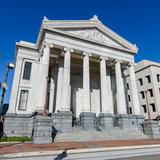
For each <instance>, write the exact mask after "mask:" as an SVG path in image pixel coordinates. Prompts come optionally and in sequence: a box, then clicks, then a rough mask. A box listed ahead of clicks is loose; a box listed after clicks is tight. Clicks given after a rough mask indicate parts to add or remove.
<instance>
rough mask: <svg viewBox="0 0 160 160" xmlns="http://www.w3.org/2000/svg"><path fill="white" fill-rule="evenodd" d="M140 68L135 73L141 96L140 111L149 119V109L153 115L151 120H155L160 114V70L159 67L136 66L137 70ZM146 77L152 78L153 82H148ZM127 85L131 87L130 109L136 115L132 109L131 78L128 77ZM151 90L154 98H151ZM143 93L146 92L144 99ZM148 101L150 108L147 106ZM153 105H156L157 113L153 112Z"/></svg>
mask: <svg viewBox="0 0 160 160" xmlns="http://www.w3.org/2000/svg"><path fill="white" fill-rule="evenodd" d="M138 67H139V70H137V71H136V72H135V74H136V81H137V88H138V95H139V103H140V109H141V113H142V115H144V116H145V118H146V119H148V107H149V112H150V115H151V118H152V119H154V118H156V117H157V115H158V114H159V113H160V110H159V108H160V107H159V105H160V98H159V95H160V91H159V88H160V82H157V76H156V75H157V74H158V73H160V70H159V69H158V68H157V67H153V66H152V67H151V66H150V67H146V66H143V65H142V66H136V69H137V68H138ZM146 76H150V79H151V82H150V83H149V82H148V79H147V78H146ZM140 79H142V83H143V84H142V85H141V84H140ZM127 83H128V85H129V89H128V95H129V96H130V101H129V107H131V108H132V112H133V113H134V110H133V107H132V97H131V94H130V93H131V92H130V79H129V76H127ZM149 89H152V92H153V96H151V94H150V92H148V90H149ZM145 91H147V99H146V95H145ZM142 92H144V96H145V97H144V98H143V97H142ZM147 101H148V106H147ZM151 104H155V108H156V111H154V110H153V108H152V106H151ZM144 105H145V107H146V111H145V109H144Z"/></svg>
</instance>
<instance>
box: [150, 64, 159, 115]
mask: <svg viewBox="0 0 160 160" xmlns="http://www.w3.org/2000/svg"><path fill="white" fill-rule="evenodd" d="M151 72H152V81H153V94H154V97H155V105H156V110H157V114H158V115H159V114H160V81H159V82H158V78H157V75H159V79H160V67H157V66H151Z"/></svg>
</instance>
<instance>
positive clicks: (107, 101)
mask: <svg viewBox="0 0 160 160" xmlns="http://www.w3.org/2000/svg"><path fill="white" fill-rule="evenodd" d="M106 60H107V58H105V57H100V78H101V105H102V113H111V114H113V99H112V91H111V81H110V75H109V73H108V74H107V70H106Z"/></svg>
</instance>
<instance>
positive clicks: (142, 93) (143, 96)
mask: <svg viewBox="0 0 160 160" xmlns="http://www.w3.org/2000/svg"><path fill="white" fill-rule="evenodd" d="M140 93H141V95H142V99H144V98H145V94H144V91H141V92H140Z"/></svg>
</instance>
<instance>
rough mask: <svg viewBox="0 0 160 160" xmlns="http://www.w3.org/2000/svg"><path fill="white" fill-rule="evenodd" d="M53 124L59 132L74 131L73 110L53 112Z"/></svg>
mask: <svg viewBox="0 0 160 160" xmlns="http://www.w3.org/2000/svg"><path fill="white" fill-rule="evenodd" d="M52 118H53V126H54V128H55V129H56V130H57V131H58V132H60V133H61V132H62V133H65V132H71V131H72V112H71V111H60V112H57V113H53V114H52Z"/></svg>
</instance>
